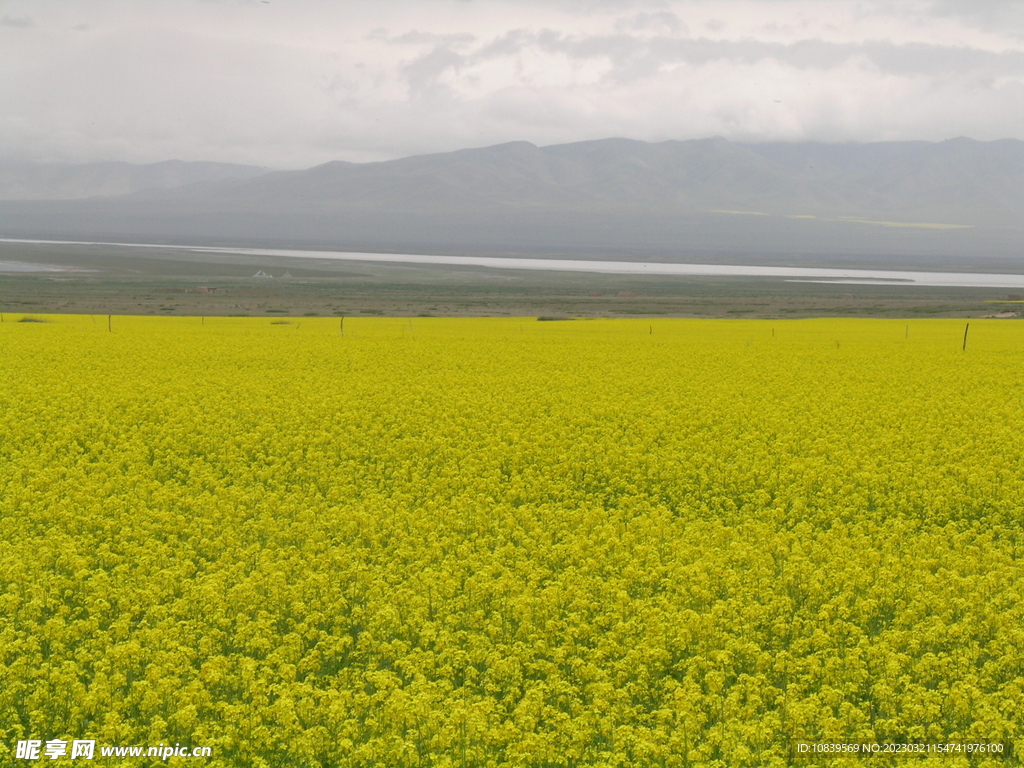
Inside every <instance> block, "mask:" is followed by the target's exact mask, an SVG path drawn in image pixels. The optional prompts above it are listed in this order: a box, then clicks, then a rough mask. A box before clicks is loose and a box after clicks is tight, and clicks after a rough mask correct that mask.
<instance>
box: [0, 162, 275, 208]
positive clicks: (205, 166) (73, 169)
mask: <svg viewBox="0 0 1024 768" xmlns="http://www.w3.org/2000/svg"><path fill="white" fill-rule="evenodd" d="M265 173H268V169H267V168H261V167H258V166H254V165H237V164H234V163H209V162H192V163H189V162H182V161H180V160H168V161H166V162H162V163H151V164H148V165H136V164H133V163H124V162H104V163H83V164H68V163H30V162H10V161H8V162H2V163H0V200H80V199H85V198H90V197H114V196H120V195H127V194H132V193H134V192H139V191H143V190H154V189H170V188H174V187H181V186H185V185H190V184H195V183H201V182H209V181H220V180H222V179H229V178H231V179H249V178H253V177H255V176H260V175H263V174H265Z"/></svg>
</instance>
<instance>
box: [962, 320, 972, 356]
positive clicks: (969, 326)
mask: <svg viewBox="0 0 1024 768" xmlns="http://www.w3.org/2000/svg"><path fill="white" fill-rule="evenodd" d="M969 330H971V324H970V323H968V324H967V327H966V328H964V345H963V347H962V349H963V351H964V352H966V351H967V332H968V331H969Z"/></svg>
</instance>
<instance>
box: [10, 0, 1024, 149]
mask: <svg viewBox="0 0 1024 768" xmlns="http://www.w3.org/2000/svg"><path fill="white" fill-rule="evenodd" d="M1022 9H1024V3H1021V2H1019V0H1012V1H1010V2H999V1H998V0H987V1H986V0H978V2H972V3H967V2H960V1H959V0H934V1H933V2H926V1H925V0H915V2H903V1H901V0H892V2H884V1H883V0H878V1H877V2H871V1H870V0H836V2H829V3H819V2H816V0H733V1H730V2H717V1H714V0H685V1H680V0H649V1H648V0H634V1H629V0H606V1H605V2H597V3H595V2H590V1H589V0H588V1H586V2H584V0H561V2H560V1H559V0H553V1H552V2H541V0H516V1H513V0H474V1H473V2H463V1H462V0H429V1H427V0H377V2H370V0H351V2H349V3H346V4H344V7H339V6H338V5H336V4H332V3H326V2H321V1H320V0H290V2H288V3H281V2H274V3H271V4H269V5H268V4H265V3H261V2H236V1H235V0H223V1H216V0H180V2H179V1H176V2H174V3H159V2H152V0H90V2H88V3H86V2H68V0H6V2H5V4H4V10H5V12H6V14H5V16H4V19H5V20H6V19H13V20H15V21H18V23H19V24H21V20H28V22H29V23H30V24H31V23H34V27H33V31H32V34H31V35H26V34H22V30H23V29H24V27H25V25H24V24H21V26H20V27H18V26H12V25H11V24H10V23H9V22H6V21H5V22H4V24H3V26H0V103H3V104H4V109H3V110H0V148H2V150H0V151H2V152H3V153H4V154H5V155H7V156H8V157H21V158H35V159H69V160H98V159H127V160H134V161H156V160H163V159H168V158H171V157H177V158H181V159H210V160H228V161H242V162H252V163H257V164H271V165H277V166H291V167H297V166H307V165H311V164H313V163H316V162H322V161H326V160H330V159H338V158H340V159H350V160H368V159H383V158H387V157H395V156H400V155H403V154H410V153H414V152H429V151H442V150H448V149H455V148H459V147H462V146H472V145H477V146H479V145H485V144H491V143H498V142H502V141H510V140H516V139H525V140H528V141H533V142H535V143H538V144H545V143H557V142H567V141H574V140H582V139H593V138H602V137H607V136H615V135H617V136H628V137H632V138H638V139H646V140H661V139H669V138H679V139H682V138H699V137H704V136H710V135H723V136H726V137H729V138H735V139H743V140H804V139H816V140H823V141H847V140H858V141H870V140H881V139H911V138H921V139H936V140H937V139H944V138H949V137H952V136H956V135H968V136H972V137H974V138H979V139H993V138H1000V137H1016V138H1024V43H1022V42H1021V41H1022V40H1024V34H1022V33H1024V17H1021V14H1020V12H1021V10H1022ZM29 11H31V18H29V16H28V13H29ZM76 29H77V30H80V31H77V32H76V31H73V30H76Z"/></svg>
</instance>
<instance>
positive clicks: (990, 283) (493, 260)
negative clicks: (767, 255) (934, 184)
mask: <svg viewBox="0 0 1024 768" xmlns="http://www.w3.org/2000/svg"><path fill="white" fill-rule="evenodd" d="M0 242H12V243H13V242H17V243H51V244H64V245H107V246H117V247H124V248H162V249H176V250H184V251H190V252H193V253H222V254H244V255H251V256H264V257H273V258H282V259H330V260H332V261H348V262H377V263H382V264H413V265H416V264H423V265H440V266H451V267H483V268H485V269H511V270H520V269H523V270H532V271H544V272H593V273H603V274H615V275H665V276H669V275H672V276H692V277H765V278H776V279H780V280H785V281H787V282H814V283H837V284H845V285H903V286H946V287H961V288H1024V275H1013V274H993V273H981V272H915V271H910V270H907V271H902V270H886V269H831V268H825V267H759V266H751V265H739V264H737V265H726V264H673V263H662V262H641V261H592V260H586V259H527V258H522V259H520V258H510V257H501V256H437V255H429V254H413V253H357V252H350V251H303V250H289V249H277V248H219V247H212V246H204V247H197V246H183V245H156V244H150V243H84V242H75V241H64V240H14V239H0ZM8 263H10V262H8ZM19 271H20V270H19Z"/></svg>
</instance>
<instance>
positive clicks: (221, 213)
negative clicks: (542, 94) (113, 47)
mask: <svg viewBox="0 0 1024 768" xmlns="http://www.w3.org/2000/svg"><path fill="white" fill-rule="evenodd" d="M1022 212H1024V142H1022V141H1016V140H1003V141H995V142H979V141H973V140H970V139H954V140H950V141H946V142H939V143H930V142H885V143H873V144H813V143H805V144H783V143H776V144H739V143H733V142H729V141H726V140H724V139H720V138H719V139H704V140H694V141H667V142H661V143H656V144H651V143H646V142H641V141H633V140H628V139H604V140H598V141H589V142H579V143H573V144H562V145H554V146H548V147H537V146H534V145H533V144H530V143H527V142H512V143H508V144H501V145H497V146H493V147H485V148H479V149H464V150H459V151H456V152H448V153H440V154H433V155H419V156H414V157H407V158H402V159H398V160H391V161H385V162H377V163H360V164H356V163H347V162H331V163H325V164H323V165H319V166H316V167H314V168H309V169H306V170H301V171H277V172H270V173H263V174H261V175H258V176H253V177H251V178H237V177H236V178H212V179H206V180H198V181H195V182H193V183H190V184H187V185H179V186H176V187H174V188H166V189H161V188H154V187H150V188H147V189H143V190H140V191H137V192H135V193H132V194H127V195H122V196H120V197H107V198H94V199H90V200H77V201H18V202H4V203H0V234H2V235H4V236H9V237H11V236H13V237H65V238H84V239H112V240H139V239H146V240H153V241H163V242H211V243H212V242H220V243H224V242H233V243H250V244H258V243H264V242H276V243H293V244H303V243H305V244H315V245H329V246H330V247H339V248H348V249H352V250H360V249H367V250H409V249H423V250H435V251H444V250H453V251H473V252H509V253H516V252H550V253H556V252H558V253H576V252H579V253H617V254H620V255H622V254H629V253H634V254H638V255H639V254H655V255H657V254H661V255H665V256H671V255H672V254H681V253H695V252H701V251H704V252H707V251H712V250H717V251H733V252H739V253H752V254H754V253H768V252H771V253H791V254H801V253H820V254H827V253H836V254H838V253H875V254H893V255H896V256H898V255H907V256H914V257H918V256H920V257H927V256H928V255H929V254H945V255H946V256H954V257H957V258H959V257H960V256H963V257H964V258H970V257H971V256H972V255H974V254H981V253H989V254H1002V255H1003V256H1014V257H1015V256H1019V255H1020V254H1021V253H1024V226H1022V225H1024V215H1022ZM738 213H753V214H761V215H737V214H738ZM797 217H806V218H797ZM857 221H860V222H862V223H854V222H857ZM863 222H877V224H868V223H863ZM885 222H888V224H885ZM892 223H896V224H906V225H911V226H908V227H902V226H892ZM930 224H939V225H945V226H947V227H952V226H954V225H960V226H964V227H969V228H967V229H941V228H940V229H929V228H928V227H927V226H921V225H930Z"/></svg>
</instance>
